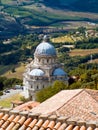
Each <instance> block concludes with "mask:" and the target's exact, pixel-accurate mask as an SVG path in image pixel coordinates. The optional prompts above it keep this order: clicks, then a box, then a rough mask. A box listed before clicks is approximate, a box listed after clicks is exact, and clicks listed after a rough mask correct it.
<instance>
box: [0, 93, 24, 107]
mask: <svg viewBox="0 0 98 130" xmlns="http://www.w3.org/2000/svg"><path fill="white" fill-rule="evenodd" d="M21 97H22V96H21V95H20V94H15V95H14V96H11V97H8V98H6V99H0V106H2V107H8V108H9V107H11V102H12V101H14V100H19V101H20V100H21Z"/></svg>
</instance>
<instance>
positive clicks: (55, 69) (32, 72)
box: [23, 36, 68, 100]
mask: <svg viewBox="0 0 98 130" xmlns="http://www.w3.org/2000/svg"><path fill="white" fill-rule="evenodd" d="M48 40H49V39H48V37H47V36H44V38H43V41H42V43H40V44H39V45H38V46H37V47H36V50H35V53H34V60H33V61H32V62H31V63H30V64H29V65H28V66H27V67H26V71H25V73H24V77H23V84H24V96H25V97H26V98H31V99H32V100H35V93H36V92H37V91H39V90H41V89H43V88H45V87H47V86H49V85H51V84H52V83H53V82H54V81H55V80H61V81H64V82H65V83H68V77H67V73H66V72H64V70H63V66H62V64H60V63H58V61H57V54H56V50H55V48H54V46H53V45H51V44H50V43H49V42H48Z"/></svg>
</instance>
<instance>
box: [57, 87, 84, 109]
mask: <svg viewBox="0 0 98 130" xmlns="http://www.w3.org/2000/svg"><path fill="white" fill-rule="evenodd" d="M80 90H81V91H80V92H78V93H77V94H75V95H74V96H73V97H72V98H70V99H69V100H68V101H67V102H66V103H64V104H63V105H62V106H61V107H59V108H58V109H57V110H59V109H60V108H62V107H63V106H64V105H66V104H67V103H68V102H69V101H71V100H72V99H73V98H75V97H76V96H77V95H79V94H80V93H81V92H83V91H84V89H80ZM57 110H56V111H57Z"/></svg>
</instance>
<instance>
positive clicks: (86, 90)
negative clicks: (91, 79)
mask: <svg viewBox="0 0 98 130" xmlns="http://www.w3.org/2000/svg"><path fill="white" fill-rule="evenodd" d="M84 90H85V92H87V93H88V94H89V95H90V96H91V97H92V99H94V100H95V101H96V102H97V103H98V101H97V100H96V99H95V98H94V97H93V96H92V95H91V93H89V92H88V91H89V90H90V89H84ZM90 91H94V90H90Z"/></svg>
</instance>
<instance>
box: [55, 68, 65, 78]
mask: <svg viewBox="0 0 98 130" xmlns="http://www.w3.org/2000/svg"><path fill="white" fill-rule="evenodd" d="M53 75H54V76H65V75H67V74H66V72H65V71H64V70H63V69H61V68H57V69H55V70H54V72H53Z"/></svg>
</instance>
